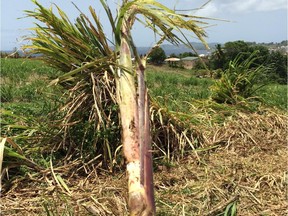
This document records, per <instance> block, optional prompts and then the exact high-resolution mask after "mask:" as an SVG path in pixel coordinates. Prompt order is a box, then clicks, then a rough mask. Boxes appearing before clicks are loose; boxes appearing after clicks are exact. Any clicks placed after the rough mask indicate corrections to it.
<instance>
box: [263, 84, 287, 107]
mask: <svg viewBox="0 0 288 216" xmlns="http://www.w3.org/2000/svg"><path fill="white" fill-rule="evenodd" d="M287 93H288V88H287V85H280V84H270V85H267V86H264V87H263V88H262V89H260V90H259V93H258V94H259V96H261V97H262V98H263V103H264V104H266V105H267V106H271V107H277V108H279V109H283V110H287V96H288V95H287Z"/></svg>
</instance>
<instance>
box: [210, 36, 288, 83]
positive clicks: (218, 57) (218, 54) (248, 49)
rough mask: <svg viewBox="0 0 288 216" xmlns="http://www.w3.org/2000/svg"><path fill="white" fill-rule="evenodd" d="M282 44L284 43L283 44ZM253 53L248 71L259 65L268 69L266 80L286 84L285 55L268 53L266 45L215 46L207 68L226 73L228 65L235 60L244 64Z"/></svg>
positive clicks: (241, 43) (234, 44)
mask: <svg viewBox="0 0 288 216" xmlns="http://www.w3.org/2000/svg"><path fill="white" fill-rule="evenodd" d="M283 43H284V42H283ZM252 53H253V58H254V59H253V61H251V64H250V65H249V69H251V68H257V67H259V66H260V65H262V66H265V67H266V68H269V69H270V70H267V71H266V72H267V73H268V74H267V75H268V78H269V79H270V80H273V81H276V80H277V81H278V82H280V83H286V82H287V55H284V54H282V53H281V52H280V51H275V52H270V51H269V49H268V47H267V46H266V45H259V44H255V43H249V42H244V41H234V42H227V43H225V44H224V47H223V48H222V46H221V45H220V44H218V45H216V50H215V51H214V52H213V53H212V56H211V58H210V62H209V66H210V68H211V69H213V70H216V69H221V70H223V71H226V70H227V69H228V68H229V64H230V63H231V62H233V61H234V60H235V59H236V58H237V61H238V62H239V63H241V62H244V61H245V60H246V59H248V58H249V56H251V55H252Z"/></svg>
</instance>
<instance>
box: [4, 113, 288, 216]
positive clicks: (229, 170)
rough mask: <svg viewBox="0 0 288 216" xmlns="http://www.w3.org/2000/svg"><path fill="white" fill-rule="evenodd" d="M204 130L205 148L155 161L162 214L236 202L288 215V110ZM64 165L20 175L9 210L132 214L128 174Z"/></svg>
mask: <svg viewBox="0 0 288 216" xmlns="http://www.w3.org/2000/svg"><path fill="white" fill-rule="evenodd" d="M199 130H200V131H203V137H204V142H203V143H202V144H201V147H200V148H199V149H197V150H196V151H191V152H190V153H189V154H187V156H186V157H184V158H183V159H181V160H179V161H175V162H173V163H167V164H161V165H160V164H155V176H154V182H155V196H156V206H157V215H218V214H220V213H223V215H224V212H225V210H226V211H228V210H229V209H230V213H231V210H232V207H233V206H234V207H236V208H237V215H275V216H276V215H277V216H279V215H286V214H287V213H288V211H287V209H288V205H287V185H288V177H287V158H288V157H287V156H288V155H287V116H285V115H282V114H280V113H276V112H275V111H272V110H270V109H267V110H262V111H261V112H258V113H252V114H251V113H242V112H238V113H237V115H235V116H234V117H232V118H231V119H230V120H228V121H226V122H225V123H224V124H223V125H218V126H216V127H211V128H210V129H209V128H205V130H204V129H203V128H202V129H201V128H199ZM69 166H73V164H70V165H69ZM64 169H67V167H63V168H62V169H61V167H58V168H57V169H55V170H53V172H52V171H51V169H50V170H47V171H46V173H45V172H43V173H42V174H41V175H37V176H33V175H30V176H27V177H26V178H25V179H23V180H21V179H17V180H15V181H14V182H13V183H12V185H11V188H10V190H9V191H7V192H5V193H4V194H2V198H1V211H2V215H46V214H47V215H90V214H91V213H89V212H94V213H95V214H96V215H127V206H126V198H127V187H126V182H127V179H126V175H125V173H124V172H118V173H116V174H111V173H109V172H106V171H103V170H102V171H100V170H97V169H95V170H94V172H91V173H90V174H89V175H77V174H75V173H74V174H73V173H70V174H69V175H67V176H64V174H65V172H64V171H63V170H64ZM96 170H97V172H96ZM55 173H56V174H55ZM61 173H62V176H61V177H57V175H58V174H59V175H61ZM61 179H65V182H66V183H61ZM45 209H46V210H45ZM220 215H221V214H220ZM228 215H232V214H228Z"/></svg>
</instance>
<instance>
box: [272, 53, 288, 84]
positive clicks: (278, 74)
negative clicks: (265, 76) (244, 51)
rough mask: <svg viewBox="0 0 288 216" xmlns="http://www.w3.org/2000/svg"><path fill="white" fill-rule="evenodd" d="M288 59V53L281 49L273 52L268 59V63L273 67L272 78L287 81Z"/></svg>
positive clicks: (282, 81) (283, 82) (280, 81)
mask: <svg viewBox="0 0 288 216" xmlns="http://www.w3.org/2000/svg"><path fill="white" fill-rule="evenodd" d="M287 60H288V59H287V55H284V54H282V53H281V52H279V51H275V52H271V53H270V55H269V57H268V59H267V65H269V66H270V68H271V74H270V75H271V78H272V79H274V80H275V81H278V82H279V83H282V84H286V83H287V76H288V72H287Z"/></svg>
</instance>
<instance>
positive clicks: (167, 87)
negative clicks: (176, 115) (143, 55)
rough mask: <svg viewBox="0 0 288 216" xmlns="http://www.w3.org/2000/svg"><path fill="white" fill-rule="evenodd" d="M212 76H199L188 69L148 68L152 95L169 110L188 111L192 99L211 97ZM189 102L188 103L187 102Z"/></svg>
mask: <svg viewBox="0 0 288 216" xmlns="http://www.w3.org/2000/svg"><path fill="white" fill-rule="evenodd" d="M212 84H213V80H212V79H210V78H197V77H195V76H194V75H192V72H191V71H188V70H180V71H179V70H178V71H177V70H176V71H175V70H171V69H170V68H167V67H163V68H162V69H161V68H160V69H159V68H158V69H157V68H153V67H152V68H148V69H147V85H148V88H149V90H150V93H151V95H152V96H154V97H156V98H157V100H158V101H159V102H160V103H161V104H162V105H165V107H167V108H168V109H169V110H173V111H179V112H187V109H188V108H189V103H191V100H206V99H208V98H209V97H210V90H209V87H210V86H211V85H212ZM187 102H188V103H187Z"/></svg>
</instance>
